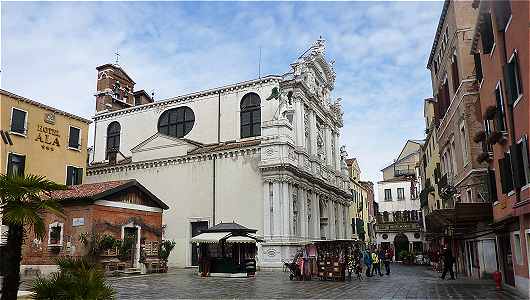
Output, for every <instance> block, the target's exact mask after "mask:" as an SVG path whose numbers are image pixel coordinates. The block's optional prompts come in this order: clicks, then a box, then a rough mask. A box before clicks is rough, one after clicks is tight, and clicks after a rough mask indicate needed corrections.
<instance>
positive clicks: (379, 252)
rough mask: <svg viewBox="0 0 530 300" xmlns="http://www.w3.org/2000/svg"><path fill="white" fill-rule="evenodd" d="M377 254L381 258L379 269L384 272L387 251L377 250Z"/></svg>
mask: <svg viewBox="0 0 530 300" xmlns="http://www.w3.org/2000/svg"><path fill="white" fill-rule="evenodd" d="M377 253H378V254H377V255H378V257H379V269H380V270H382V269H383V266H384V264H385V250H383V249H381V248H379V250H377ZM385 270H386V269H385ZM387 275H388V274H387Z"/></svg>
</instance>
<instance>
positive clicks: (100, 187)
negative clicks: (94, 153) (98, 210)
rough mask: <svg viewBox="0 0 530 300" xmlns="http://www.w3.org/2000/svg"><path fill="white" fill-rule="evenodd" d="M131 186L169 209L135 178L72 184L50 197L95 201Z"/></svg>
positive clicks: (59, 199)
mask: <svg viewBox="0 0 530 300" xmlns="http://www.w3.org/2000/svg"><path fill="white" fill-rule="evenodd" d="M130 187H136V188H138V189H139V190H140V191H142V192H143V193H144V194H145V195H146V196H147V197H148V198H149V199H150V200H151V201H152V202H154V203H156V204H157V205H158V207H160V208H162V209H169V207H168V206H167V205H166V204H165V203H164V202H162V200H160V199H159V198H158V197H156V196H155V195H153V194H152V193H151V192H150V191H149V190H148V189H146V188H145V187H144V186H143V185H141V184H140V183H139V182H138V181H136V180H135V179H128V180H116V181H105V182H97V183H85V184H79V185H72V186H69V187H68V188H67V189H66V190H61V191H54V192H52V193H50V197H51V198H52V199H55V200H58V201H65V200H78V199H87V200H92V201H95V200H99V199H105V198H106V197H108V196H110V195H114V194H116V193H119V192H121V191H123V190H126V189H128V188H130Z"/></svg>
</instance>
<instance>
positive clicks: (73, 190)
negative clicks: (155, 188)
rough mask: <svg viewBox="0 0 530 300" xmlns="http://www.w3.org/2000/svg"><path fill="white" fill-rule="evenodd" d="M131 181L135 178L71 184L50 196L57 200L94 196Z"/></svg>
mask: <svg viewBox="0 0 530 300" xmlns="http://www.w3.org/2000/svg"><path fill="white" fill-rule="evenodd" d="M131 181H134V180H133V179H130V180H116V181H105V182H97V183H85V184H80V185H72V186H69V187H68V188H67V189H66V190H61V191H54V192H52V193H51V194H50V196H51V197H52V198H53V199H55V200H66V199H84V198H92V197H94V196H97V195H99V194H101V193H103V192H106V191H109V190H112V189H114V188H117V187H119V186H121V185H124V184H126V183H128V182H131Z"/></svg>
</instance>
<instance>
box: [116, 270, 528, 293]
mask: <svg viewBox="0 0 530 300" xmlns="http://www.w3.org/2000/svg"><path fill="white" fill-rule="evenodd" d="M195 272H196V271H194V270H190V269H186V270H184V269H175V270H170V272H169V273H167V274H152V275H146V276H137V277H127V278H111V279H110V282H111V285H112V286H113V287H114V288H115V289H116V291H117V294H118V299H175V298H201V299H202V298H261V299H265V298H266V299H271V298H276V299H278V298H350V299H351V298H354V299H403V298H407V299H434V298H436V299H522V297H521V295H518V294H515V293H514V292H512V291H508V290H504V291H500V292H498V291H495V288H494V284H493V281H491V280H470V279H457V280H445V281H442V280H441V279H440V278H438V277H439V273H434V272H432V271H430V270H428V269H427V268H426V267H423V266H402V265H398V264H394V265H393V269H392V274H391V275H390V276H383V277H372V278H365V279H364V280H362V281H358V280H355V279H353V280H352V281H351V282H349V281H346V282H329V281H320V280H318V279H314V280H312V281H290V280H289V275H288V274H289V273H284V272H281V271H269V272H266V271H262V272H258V273H257V276H256V278H250V279H236V278H200V277H199V276H197V275H196V273H195Z"/></svg>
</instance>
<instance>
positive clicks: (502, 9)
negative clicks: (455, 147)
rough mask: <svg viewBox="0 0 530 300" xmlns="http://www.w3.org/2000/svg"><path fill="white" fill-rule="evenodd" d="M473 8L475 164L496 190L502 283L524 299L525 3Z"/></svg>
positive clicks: (529, 189)
mask: <svg viewBox="0 0 530 300" xmlns="http://www.w3.org/2000/svg"><path fill="white" fill-rule="evenodd" d="M472 5H473V7H474V8H478V9H479V19H478V21H477V24H476V26H475V34H474V36H473V44H472V48H471V53H472V54H474V55H475V72H476V75H477V76H476V77H477V81H478V82H477V83H478V85H479V92H480V104H481V111H482V119H483V126H484V130H483V131H481V132H479V133H477V135H476V136H475V138H474V139H475V142H477V143H478V144H482V148H483V149H482V151H483V153H482V154H481V155H479V157H478V159H479V160H481V161H487V162H489V167H488V170H489V172H490V173H491V174H493V172H494V177H493V176H492V179H491V180H492V182H494V183H495V184H493V186H496V191H493V192H494V193H495V194H496V199H495V200H496V201H495V202H494V204H493V217H494V227H495V231H496V236H497V249H498V259H499V269H500V270H501V271H502V273H503V280H504V283H505V284H507V285H510V286H515V287H517V288H518V289H520V290H521V291H524V292H525V293H526V294H528V291H529V288H530V287H529V277H530V276H529V268H528V266H529V259H530V167H529V161H530V157H529V151H528V135H529V131H530V121H529V117H530V103H529V100H528V95H529V92H530V87H529V85H528V82H529V80H530V78H529V51H528V48H529V38H530V30H529V25H528V20H529V18H528V17H529V5H528V1H509V0H497V1H474V2H473V4H472Z"/></svg>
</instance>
